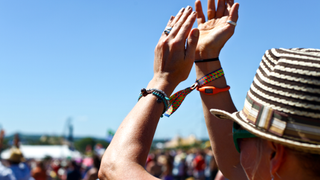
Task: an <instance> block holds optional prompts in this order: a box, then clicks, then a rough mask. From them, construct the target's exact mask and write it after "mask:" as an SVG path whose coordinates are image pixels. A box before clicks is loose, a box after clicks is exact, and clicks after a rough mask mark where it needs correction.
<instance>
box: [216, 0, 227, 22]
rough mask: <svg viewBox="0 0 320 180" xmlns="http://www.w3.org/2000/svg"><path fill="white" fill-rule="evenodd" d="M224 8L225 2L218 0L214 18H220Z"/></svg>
mask: <svg viewBox="0 0 320 180" xmlns="http://www.w3.org/2000/svg"><path fill="white" fill-rule="evenodd" d="M225 8H226V4H225V0H218V8H217V11H216V18H221V17H222V16H223V14H224V10H225Z"/></svg>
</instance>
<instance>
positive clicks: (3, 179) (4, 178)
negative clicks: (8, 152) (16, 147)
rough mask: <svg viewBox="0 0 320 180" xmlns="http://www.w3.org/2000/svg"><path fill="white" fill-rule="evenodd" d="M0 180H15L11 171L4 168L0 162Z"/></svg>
mask: <svg viewBox="0 0 320 180" xmlns="http://www.w3.org/2000/svg"><path fill="white" fill-rule="evenodd" d="M0 180H16V178H15V177H14V175H13V173H12V170H11V169H10V168H8V167H6V166H4V165H3V164H2V163H1V161H0Z"/></svg>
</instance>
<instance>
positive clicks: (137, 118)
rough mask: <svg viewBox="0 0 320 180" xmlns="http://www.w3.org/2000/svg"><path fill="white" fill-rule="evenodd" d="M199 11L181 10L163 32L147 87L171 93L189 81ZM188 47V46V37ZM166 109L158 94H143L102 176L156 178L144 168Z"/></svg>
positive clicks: (105, 160) (116, 139)
mask: <svg viewBox="0 0 320 180" xmlns="http://www.w3.org/2000/svg"><path fill="white" fill-rule="evenodd" d="M195 19H196V13H195V12H193V11H192V8H191V7H189V8H186V9H184V10H181V11H180V12H179V13H178V14H177V15H176V17H174V18H173V17H172V18H171V19H170V21H169V22H168V25H167V26H170V27H172V26H173V29H172V31H171V33H170V34H169V35H166V34H164V33H163V34H162V36H161V38H160V40H159V42H158V44H157V46H156V48H155V58H154V77H153V78H152V80H151V81H150V82H149V84H148V86H147V89H150V88H156V89H159V90H162V91H164V92H165V93H166V94H167V95H168V96H169V95H170V94H171V93H172V92H173V90H174V89H175V87H176V86H177V85H178V84H179V83H180V82H181V81H183V80H185V79H186V78H187V77H188V75H189V73H190V70H191V68H192V65H193V61H194V58H195V49H196V44H197V41H198V36H199V31H198V29H193V30H191V28H192V25H193V23H194V21H195ZM187 38H188V40H187V47H185V43H186V39H187ZM163 110H164V105H163V103H158V102H157V97H156V96H154V95H151V94H149V95H147V96H145V97H142V98H141V99H140V100H139V101H138V103H137V104H136V105H135V106H134V108H133V109H132V110H131V112H130V113H129V114H128V115H127V117H126V118H125V119H124V120H123V122H122V123H121V125H120V127H119V128H118V130H117V132H116V134H115V136H114V137H113V140H112V142H111V143H110V145H109V147H108V148H107V150H106V152H105V154H104V155H103V158H102V163H101V167H100V170H99V178H100V179H101V180H103V179H112V180H116V179H121V180H123V179H130V180H134V179H139V180H140V179H144V180H152V179H156V178H155V177H153V176H151V175H150V174H149V173H147V171H145V169H144V165H145V162H146V158H147V155H148V153H149V149H150V146H151V143H152V139H153V136H154V133H155V130H156V127H157V124H158V121H159V118H160V116H161V114H162V112H163Z"/></svg>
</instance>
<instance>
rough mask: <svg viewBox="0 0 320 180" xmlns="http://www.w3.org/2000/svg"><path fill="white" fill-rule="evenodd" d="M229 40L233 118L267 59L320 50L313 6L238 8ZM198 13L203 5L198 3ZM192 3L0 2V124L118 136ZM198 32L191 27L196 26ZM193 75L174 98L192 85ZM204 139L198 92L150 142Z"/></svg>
mask: <svg viewBox="0 0 320 180" xmlns="http://www.w3.org/2000/svg"><path fill="white" fill-rule="evenodd" d="M238 2H239V3H240V10H239V21H238V25H237V28H236V32H235V34H234V36H233V37H232V38H231V40H229V42H228V43H227V44H226V46H225V47H224V49H223V50H222V52H221V54H220V59H221V62H222V66H223V68H224V71H225V74H226V77H227V81H228V84H229V85H230V86H231V90H230V92H231V95H232V97H233V99H234V102H235V104H236V106H237V108H238V109H239V110H240V109H242V106H243V102H244V98H245V96H246V92H247V91H248V89H249V86H250V84H251V82H252V80H253V76H254V74H255V71H256V69H257V67H258V65H259V62H260V60H261V57H262V55H263V54H264V52H265V50H267V49H270V48H273V47H276V48H279V47H283V48H291V47H306V48H308V47H309V48H320V44H319V40H320V38H319V32H320V23H319V20H318V19H319V17H320V11H319V10H318V7H320V1H319V0H310V1H308V3H305V2H303V1H298V0H292V1H290V3H289V1H279V0H269V1H248V0H239V1H238ZM202 3H203V6H204V9H205V8H206V5H207V2H206V1H202ZM187 5H191V6H192V7H194V1H191V0H174V1H172V0H162V1H157V0H155V1H150V0H140V1H110V0H93V1H88V0H67V1H62V0H57V1H53V0H48V1H43V0H28V1H22V0H15V1H7V0H1V1H0V24H1V28H0V124H1V125H2V127H3V128H4V129H5V131H6V133H7V134H12V133H15V132H22V133H37V134H42V133H45V134H55V135H61V134H63V133H64V132H65V131H64V127H65V123H66V120H67V119H68V118H69V117H71V118H72V124H73V125H74V134H75V135H76V136H88V135H89V136H97V137H104V136H106V133H107V130H108V129H113V130H116V129H117V127H118V126H119V125H120V123H121V121H122V119H123V118H124V117H125V116H126V114H127V113H128V112H129V111H130V110H131V108H132V107H133V106H134V104H135V103H136V101H137V98H138V96H139V93H140V89H141V88H143V87H146V86H147V84H148V82H149V80H150V79H151V78H152V76H153V70H152V66H153V52H154V47H155V45H156V44H157V42H158V39H159V37H160V34H161V33H162V31H163V29H164V28H165V26H166V23H167V21H168V19H169V18H170V16H171V15H175V14H176V13H177V12H178V11H179V10H180V9H181V7H186V6H187ZM195 27H196V23H195ZM194 81H195V71H194V69H193V70H192V72H191V73H190V76H189V78H188V80H186V81H184V82H182V83H181V84H180V85H179V86H178V87H177V89H176V91H177V90H180V89H183V88H186V87H188V86H190V85H191V84H193V82H194ZM178 134H179V135H180V136H188V135H189V134H195V135H196V136H197V137H207V132H206V128H205V124H204V119H203V114H202V107H201V101H200V97H199V94H198V92H193V93H191V94H190V95H189V96H188V97H187V98H186V100H185V101H184V103H183V104H182V106H181V107H180V108H179V109H178V111H177V112H175V113H174V114H173V115H172V116H171V117H170V118H167V117H164V118H162V119H161V120H160V123H159V126H158V129H157V132H156V134H155V138H171V137H174V136H176V135H178Z"/></svg>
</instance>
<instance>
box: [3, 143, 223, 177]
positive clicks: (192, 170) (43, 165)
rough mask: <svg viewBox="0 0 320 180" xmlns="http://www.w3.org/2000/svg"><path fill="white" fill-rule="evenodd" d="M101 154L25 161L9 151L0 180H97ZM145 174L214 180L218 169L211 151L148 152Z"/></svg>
mask: <svg viewBox="0 0 320 180" xmlns="http://www.w3.org/2000/svg"><path fill="white" fill-rule="evenodd" d="M102 154H103V153H92V154H89V155H86V156H84V157H83V158H78V159H71V158H67V159H52V158H50V157H47V158H44V159H41V160H36V159H25V158H24V156H23V154H22V152H21V151H20V149H19V148H16V147H13V148H11V155H10V157H9V158H8V159H2V160H1V162H0V179H1V180H96V179H97V178H98V171H99V168H100V163H101V156H102ZM145 168H146V170H147V171H148V172H149V173H150V174H152V175H153V176H155V177H158V178H160V179H163V180H214V179H215V178H216V174H217V172H218V167H217V164H216V162H215V159H214V157H213V155H212V151H211V149H210V148H205V149H196V148H194V149H190V150H187V151H184V150H167V151H164V150H155V151H153V152H150V154H149V156H148V158H147V162H146V165H145Z"/></svg>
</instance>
